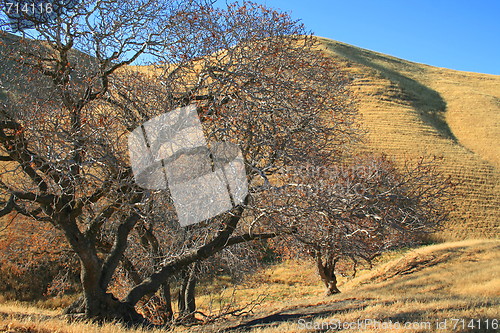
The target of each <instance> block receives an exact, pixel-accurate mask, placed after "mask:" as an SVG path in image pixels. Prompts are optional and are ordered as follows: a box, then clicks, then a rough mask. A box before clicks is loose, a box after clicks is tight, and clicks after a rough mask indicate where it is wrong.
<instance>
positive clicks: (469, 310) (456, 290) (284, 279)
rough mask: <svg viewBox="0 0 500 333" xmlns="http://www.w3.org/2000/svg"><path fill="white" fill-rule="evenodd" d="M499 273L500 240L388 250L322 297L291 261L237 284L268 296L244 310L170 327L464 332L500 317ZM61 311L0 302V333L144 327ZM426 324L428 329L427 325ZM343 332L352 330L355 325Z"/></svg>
mask: <svg viewBox="0 0 500 333" xmlns="http://www.w3.org/2000/svg"><path fill="white" fill-rule="evenodd" d="M499 276H500V241H498V240H467V241H461V242H455V243H444V244H438V245H431V246H426V247H422V248H419V249H415V250H404V251H399V252H394V253H391V254H389V255H387V256H386V257H385V258H383V259H382V260H381V262H380V263H379V264H378V265H377V266H376V267H375V268H374V269H373V270H366V271H362V272H360V275H359V276H358V277H357V278H355V279H351V280H347V279H343V280H342V281H341V283H340V289H341V290H342V293H341V294H338V295H335V296H332V297H324V296H323V290H322V286H321V284H320V283H319V279H318V276H317V275H316V273H315V271H314V268H313V267H312V266H311V264H310V263H306V262H294V261H291V262H287V263H283V264H280V265H278V266H276V267H274V268H273V269H267V270H264V271H262V272H260V273H258V274H257V275H256V276H255V279H254V278H253V277H252V281H253V282H252V283H247V284H245V285H244V286H245V287H244V288H243V287H242V288H240V290H239V295H238V302H240V304H243V303H245V302H248V301H250V300H252V299H254V298H255V297H256V296H257V295H260V294H262V293H265V294H268V295H269V297H268V298H267V299H266V300H264V301H263V302H262V304H261V305H260V306H259V307H257V308H256V309H255V311H254V313H253V314H251V315H250V316H248V317H239V318H229V319H227V320H223V321H219V322H216V323H213V324H209V325H206V326H198V327H177V328H175V329H174V330H173V331H174V332H216V331H219V330H222V329H227V328H230V327H232V328H235V327H237V326H238V325H240V324H242V323H243V324H244V323H248V322H250V321H252V320H258V319H263V318H266V317H268V316H272V317H269V318H275V319H276V318H278V319H277V320H275V321H274V322H273V323H262V322H261V323H259V322H254V323H253V324H251V325H248V326H247V327H246V329H247V331H249V332H261V333H270V332H305V331H307V330H304V329H301V326H300V325H299V322H298V320H299V319H300V318H303V319H304V320H305V321H307V322H311V323H317V324H321V323H323V325H325V324H327V323H330V322H341V323H350V322H357V321H358V320H360V321H363V322H364V321H365V320H367V319H370V320H372V323H373V322H374V321H376V322H378V323H388V322H389V321H392V323H395V322H398V323H400V324H404V323H406V322H410V323H416V324H415V325H417V326H418V325H420V326H419V327H412V329H407V330H404V329H401V330H396V331H397V332H431V331H435V329H434V328H435V325H436V323H437V322H443V321H444V320H447V322H448V329H443V330H439V331H440V332H460V331H467V328H466V329H463V330H462V329H452V325H453V324H455V323H452V321H451V319H454V318H455V319H464V320H465V322H466V323H467V324H468V323H469V321H470V320H471V319H480V320H482V323H483V324H484V323H485V322H486V320H489V321H490V323H491V321H492V320H493V319H497V320H500V318H499V317H498V314H499V313H500V312H499V310H500V300H499V296H500V283H499ZM224 283H225V282H222V284H224ZM202 288H203V286H201V288H200V290H199V292H200V293H202V292H203V290H202ZM205 301H206V299H204V296H202V297H201V298H200V309H203V308H204V307H205V306H206V302H205ZM59 313H60V312H58V311H54V310H42V309H40V308H35V307H30V306H25V305H20V304H19V303H4V304H0V331H2V330H4V331H9V330H10V332H27V331H28V332H75V333H80V332H82V333H83V332H104V333H108V332H109V333H111V332H113V333H114V332H131V333H138V332H146V330H143V329H127V328H125V327H123V326H121V325H119V324H106V325H104V326H98V325H95V324H88V323H84V322H74V323H68V322H67V321H66V320H65V319H64V318H62V317H58V316H57V315H58V314H59ZM279 316H281V317H279ZM287 320H288V321H287ZM427 322H428V323H430V325H431V326H432V329H429V328H428V326H425V325H427V324H426V323H427ZM379 325H381V324H379ZM459 325H462V324H461V323H459ZM362 328H364V329H362V330H360V331H361V332H390V331H391V330H390V329H382V330H376V329H374V328H373V326H372V327H369V326H365V327H362ZM238 331H239V330H238V329H235V330H233V332H238ZM240 331H241V329H240ZM309 331H310V330H309ZM345 331H347V332H351V331H352V332H354V331H356V332H357V331H358V329H357V327H356V329H347V330H345ZM476 331H478V330H475V332H476ZM479 331H481V330H479ZM489 331H490V332H491V331H492V330H489ZM150 332H160V330H158V329H156V330H152V331H150ZM485 332H488V330H485Z"/></svg>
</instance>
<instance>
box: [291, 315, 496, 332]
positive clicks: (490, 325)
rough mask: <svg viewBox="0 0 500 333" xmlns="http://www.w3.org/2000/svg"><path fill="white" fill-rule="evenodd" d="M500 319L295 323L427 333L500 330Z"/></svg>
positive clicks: (336, 328) (317, 327)
mask: <svg viewBox="0 0 500 333" xmlns="http://www.w3.org/2000/svg"><path fill="white" fill-rule="evenodd" d="M499 323H500V319H497V318H495V319H489V318H484V319H470V318H467V319H466V318H446V319H440V320H433V321H406V322H399V321H392V320H383V321H381V320H376V319H359V320H357V321H351V322H349V321H344V322H343V321H340V320H335V319H332V320H330V321H307V320H305V319H299V320H298V322H297V325H298V328H299V329H301V330H308V331H309V330H311V331H317V330H322V331H324V330H328V331H342V330H348V329H350V330H367V329H370V330H382V331H393V330H419V331H421V330H424V331H427V332H431V331H440V330H452V331H462V330H486V331H489V330H492V331H493V330H494V331H496V330H498V329H499V328H500V324H499Z"/></svg>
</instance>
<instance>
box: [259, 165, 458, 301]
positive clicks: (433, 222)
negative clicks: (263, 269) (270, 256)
mask: <svg viewBox="0 0 500 333" xmlns="http://www.w3.org/2000/svg"><path fill="white" fill-rule="evenodd" d="M437 166H438V159H436V158H434V159H428V158H427V159H425V158H421V159H419V160H418V161H416V162H413V163H410V162H407V163H406V164H405V165H404V166H402V167H400V168H398V167H396V165H395V163H394V162H393V161H391V160H390V159H388V158H387V157H385V156H375V155H367V156H358V157H355V158H352V159H350V160H349V161H348V162H343V163H338V164H335V165H325V166H317V165H316V166H309V167H306V166H304V165H302V166H300V167H297V168H289V169H288V171H287V172H284V173H283V177H281V186H279V187H277V188H276V192H278V193H279V195H274V196H272V197H269V198H268V199H267V200H271V201H274V202H275V205H276V206H279V205H285V206H291V205H292V203H295V205H293V209H284V210H282V211H280V213H279V214H270V215H268V216H267V218H268V219H269V221H268V222H267V223H269V224H272V225H274V226H275V228H276V229H277V231H278V232H280V233H283V234H286V235H288V237H285V238H283V239H280V240H278V241H277V245H278V248H281V249H282V250H283V249H284V247H286V249H285V250H287V251H288V252H292V253H297V252H299V253H300V254H307V255H310V256H312V257H313V258H314V260H315V262H316V265H317V269H318V273H319V275H320V277H321V280H322V281H323V282H324V284H325V287H326V291H327V294H328V295H331V294H335V293H339V292H340V291H339V289H338V288H337V277H336V272H337V271H340V272H342V273H347V272H348V271H350V272H351V273H352V274H353V275H355V274H356V268H357V266H358V264H359V263H365V264H369V265H370V266H371V264H372V261H373V259H375V258H376V257H378V256H380V255H381V254H382V253H383V252H384V251H387V250H390V249H395V248H398V247H401V246H411V245H414V244H416V243H417V242H418V241H420V240H422V239H423V238H422V236H423V235H426V234H429V233H431V232H433V231H436V230H437V228H439V226H440V224H441V222H442V221H443V220H445V219H446V218H447V216H448V213H449V212H450V210H451V209H452V204H451V203H450V199H451V197H452V195H453V194H454V191H453V188H454V184H453V183H452V182H451V181H450V179H449V178H447V177H444V176H443V175H442V174H440V173H439V172H438V171H437ZM273 198H274V200H273ZM276 198H279V199H276Z"/></svg>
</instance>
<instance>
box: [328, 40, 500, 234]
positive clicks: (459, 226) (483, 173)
mask: <svg viewBox="0 0 500 333" xmlns="http://www.w3.org/2000/svg"><path fill="white" fill-rule="evenodd" d="M321 41H322V42H323V45H324V48H325V50H326V52H327V53H328V54H330V55H331V56H332V57H335V58H336V59H338V61H339V62H340V63H341V64H342V66H343V67H344V68H345V69H346V70H347V71H349V72H350V73H351V74H352V75H353V80H354V88H355V90H356V92H357V95H358V98H359V107H360V111H361V114H362V116H363V123H364V126H365V127H366V128H367V130H368V131H369V133H368V140H367V146H368V148H369V149H374V150H376V151H380V152H385V153H387V154H388V155H392V156H395V157H396V158H397V159H399V160H400V161H402V160H403V159H405V158H415V157H418V156H424V155H435V156H442V157H443V165H442V170H443V172H444V173H445V174H447V175H452V177H454V179H455V180H457V181H460V182H462V184H461V185H460V186H459V190H460V192H461V193H462V194H463V196H461V197H459V198H457V199H456V204H457V208H456V209H455V211H454V213H453V214H452V217H451V220H450V222H449V224H448V225H446V228H445V230H444V231H443V232H442V233H440V234H439V235H438V236H439V238H443V239H446V240H453V239H465V238H481V237H494V238H497V237H498V236H499V220H500V172H499V170H500V76H495V75H486V74H478V73H468V72H459V71H454V70H450V69H444V68H436V67H432V66H427V65H423V64H417V63H412V62H409V61H405V60H402V59H398V58H394V57H391V56H387V55H383V54H380V53H376V52H372V51H368V50H364V49H360V48H357V47H354V46H350V45H347V44H343V43H339V42H335V41H332V40H328V39H321Z"/></svg>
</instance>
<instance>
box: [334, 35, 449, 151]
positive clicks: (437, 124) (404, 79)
mask: <svg viewBox="0 0 500 333" xmlns="http://www.w3.org/2000/svg"><path fill="white" fill-rule="evenodd" d="M327 45H328V47H329V48H330V49H332V50H334V51H335V52H336V53H337V54H340V55H342V56H344V57H345V58H347V59H349V60H351V61H354V62H357V63H360V64H362V65H364V66H367V67H369V68H373V69H374V70H376V71H377V72H378V73H380V75H381V76H382V77H384V78H386V79H388V80H390V81H391V82H393V83H394V84H396V85H397V86H398V87H399V89H400V90H401V91H402V92H403V94H404V96H398V97H399V98H403V99H405V100H406V101H407V102H409V103H410V104H411V106H412V107H413V108H414V109H415V110H416V111H417V112H418V113H419V114H420V117H421V118H422V120H423V121H424V122H425V123H426V124H428V125H430V126H432V127H433V128H435V129H436V130H437V131H438V133H439V134H440V135H441V136H443V137H445V138H447V139H451V140H453V141H454V142H457V139H456V137H455V136H454V135H453V132H452V131H451V129H450V127H449V126H448V123H447V122H446V120H445V115H444V114H445V112H446V102H445V101H444V100H443V98H442V97H441V95H440V94H439V93H438V92H437V91H435V90H433V89H431V88H429V87H427V86H425V85H423V84H421V83H420V82H418V81H416V80H414V79H412V78H410V77H408V76H405V75H403V74H402V73H400V72H398V71H395V70H393V69H391V68H389V66H385V65H383V64H381V63H377V62H375V60H377V59H378V60H381V61H382V62H383V63H392V64H394V65H395V66H400V67H408V68H409V67H410V63H408V62H405V61H402V60H399V59H397V58H392V57H386V56H382V55H378V54H377V53H375V52H371V51H367V50H363V49H359V48H355V47H351V46H349V45H345V44H341V43H332V42H327Z"/></svg>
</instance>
